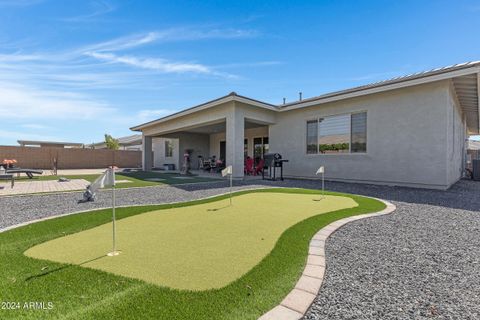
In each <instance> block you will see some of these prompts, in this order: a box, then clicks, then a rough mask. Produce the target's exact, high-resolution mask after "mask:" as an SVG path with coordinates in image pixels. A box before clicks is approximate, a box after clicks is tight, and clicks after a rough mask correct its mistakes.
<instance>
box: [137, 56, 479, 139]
mask: <svg viewBox="0 0 480 320" xmlns="http://www.w3.org/2000/svg"><path fill="white" fill-rule="evenodd" d="M479 74H480V61H473V62H466V63H460V64H455V65H451V66H447V67H442V68H437V69H432V70H428V71H422V72H418V73H413V74H409V75H405V76H401V77H396V78H392V79H389V80H384V81H379V82H375V83H371V84H367V85H363V86H359V87H354V88H350V89H346V90H340V91H335V92H331V93H326V94H323V95H320V96H316V97H312V98H308V99H303V100H299V101H294V102H289V103H285V104H280V105H273V104H269V103H266V102H262V101H259V100H255V99H251V98H248V97H244V96H241V95H238V94H237V93H235V92H232V93H230V94H228V95H226V96H223V97H220V98H218V99H214V100H211V101H208V102H205V103H202V104H199V105H196V106H194V107H191V108H188V109H185V110H182V111H180V112H176V113H173V114H171V115H168V116H166V117H163V118H160V119H157V120H153V121H150V122H146V123H143V124H140V125H137V126H134V127H132V128H130V129H131V130H133V131H142V129H144V128H147V127H150V126H153V125H156V124H159V123H162V122H164V121H168V120H172V119H175V118H178V117H181V116H184V115H187V114H190V113H193V112H196V111H200V110H204V109H207V108H211V107H214V106H217V105H220V104H222V103H225V102H228V101H240V102H245V103H248V104H250V105H253V106H258V107H263V108H266V109H269V110H273V111H277V112H282V111H288V110H293V109H297V108H304V107H309V106H314V105H319V104H323V103H328V102H333V101H339V100H344V99H349V98H354V97H359V96H365V95H369V94H374V93H379V92H384V91H388V90H394V89H399V88H405V87H409V86H415V85H419V84H424V83H430V82H435V81H440V80H447V79H451V80H452V82H453V87H454V89H455V92H456V94H457V97H458V100H459V101H460V105H461V107H462V109H463V111H464V112H465V113H466V115H467V127H468V129H469V132H470V134H475V133H478V132H479V126H480V117H479V108H480V103H479V93H478V92H479V91H480V89H479V84H478V83H480V80H479V79H480V76H479Z"/></svg>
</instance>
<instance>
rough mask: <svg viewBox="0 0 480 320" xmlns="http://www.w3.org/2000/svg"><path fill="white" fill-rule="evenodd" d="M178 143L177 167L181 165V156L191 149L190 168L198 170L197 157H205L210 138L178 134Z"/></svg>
mask: <svg viewBox="0 0 480 320" xmlns="http://www.w3.org/2000/svg"><path fill="white" fill-rule="evenodd" d="M177 136H178V141H179V150H178V152H179V156H178V158H179V166H178V169H181V166H182V164H183V154H184V152H185V150H186V149H192V150H193V152H192V155H191V157H190V160H191V168H192V169H198V156H200V155H201V156H205V154H208V152H209V151H210V137H209V136H208V135H207V134H199V133H180V134H178V135H177Z"/></svg>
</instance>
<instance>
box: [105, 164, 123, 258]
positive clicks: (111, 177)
mask: <svg viewBox="0 0 480 320" xmlns="http://www.w3.org/2000/svg"><path fill="white" fill-rule="evenodd" d="M107 176H108V177H107V179H106V180H107V181H106V184H110V185H111V186H112V252H109V253H108V254H107V255H108V256H110V257H113V256H118V255H119V254H120V252H119V251H117V244H116V235H117V229H116V225H115V223H116V219H115V169H114V168H113V167H112V168H109V169H108V172H107Z"/></svg>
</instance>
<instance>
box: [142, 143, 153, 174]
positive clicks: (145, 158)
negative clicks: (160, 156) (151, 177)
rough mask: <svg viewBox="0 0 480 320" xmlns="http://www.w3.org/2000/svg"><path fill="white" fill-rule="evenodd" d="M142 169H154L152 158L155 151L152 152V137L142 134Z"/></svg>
mask: <svg viewBox="0 0 480 320" xmlns="http://www.w3.org/2000/svg"><path fill="white" fill-rule="evenodd" d="M142 146H143V148H142V169H143V171H149V170H152V166H153V163H152V160H153V153H152V137H150V136H146V135H144V134H143V135H142Z"/></svg>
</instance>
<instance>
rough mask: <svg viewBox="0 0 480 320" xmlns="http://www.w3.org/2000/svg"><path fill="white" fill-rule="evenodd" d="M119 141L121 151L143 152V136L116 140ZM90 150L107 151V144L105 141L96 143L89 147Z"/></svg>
mask: <svg viewBox="0 0 480 320" xmlns="http://www.w3.org/2000/svg"><path fill="white" fill-rule="evenodd" d="M115 139H117V141H118V145H119V146H120V150H132V151H135V150H136V151H140V150H142V135H141V134H134V135H131V136H126V137H120V138H115ZM87 147H88V148H92V149H107V144H106V143H105V141H101V142H95V143H92V144H89V145H87Z"/></svg>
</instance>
